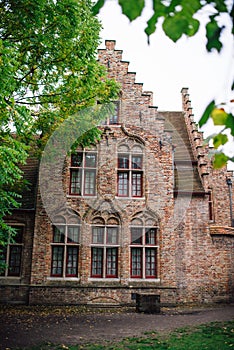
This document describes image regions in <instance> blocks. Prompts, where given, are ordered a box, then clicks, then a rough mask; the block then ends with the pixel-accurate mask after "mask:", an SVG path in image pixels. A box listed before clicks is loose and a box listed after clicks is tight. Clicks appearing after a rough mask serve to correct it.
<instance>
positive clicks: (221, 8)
mask: <svg viewBox="0 0 234 350" xmlns="http://www.w3.org/2000/svg"><path fill="white" fill-rule="evenodd" d="M118 2H119V5H120V6H121V8H122V12H123V14H124V15H126V16H127V17H128V18H129V20H130V21H133V20H134V19H136V18H137V17H139V16H141V13H142V11H143V9H144V7H145V1H144V0H138V1H136V0H129V1H122V0H119V1H118ZM104 4H105V0H98V1H97V2H96V3H95V5H94V6H93V12H94V13H95V14H96V13H98V12H99V10H100V9H101V7H102V6H104ZM152 5H153V15H152V17H151V18H150V19H149V20H148V22H147V27H146V28H145V33H146V34H147V36H148V40H149V37H150V35H151V34H153V33H154V32H155V31H156V28H157V26H158V25H159V19H160V20H161V23H162V28H163V31H164V33H165V34H166V35H167V36H168V37H169V38H170V39H171V40H173V41H174V42H176V41H177V40H179V39H180V38H181V37H182V36H183V35H186V36H188V37H191V36H194V35H195V34H196V33H197V31H198V29H199V27H200V25H201V23H200V21H199V19H198V18H199V17H198V16H197V15H198V14H199V13H206V14H207V15H208V22H207V24H206V27H205V30H206V38H207V43H206V49H207V51H208V52H211V51H212V50H216V51H218V52H220V51H221V49H222V42H221V35H222V33H223V31H224V29H229V28H228V26H227V25H223V24H222V21H220V17H221V15H222V14H226V15H228V17H229V18H230V22H231V33H232V35H233V34H234V3H233V1H232V2H231V3H230V2H228V1H226V0H192V1H187V0H152ZM233 89H234V83H233V86H232V90H233ZM222 108H223V109H225V108H226V109H228V106H227V104H223V106H222ZM210 118H211V119H213V121H214V124H215V125H223V126H224V129H223V130H222V131H221V132H219V133H218V134H217V135H214V136H213V143H214V147H215V149H218V148H220V147H222V146H223V145H225V144H226V143H227V141H228V138H227V137H226V134H224V133H223V132H224V131H226V130H227V129H229V130H230V135H231V137H233V136H234V116H233V114H232V113H230V112H229V113H228V112H225V111H224V110H222V109H221V108H219V106H216V103H215V101H212V102H211V103H210V104H209V105H208V106H207V108H206V110H205V112H204V114H203V116H202V118H201V120H200V122H199V125H200V126H202V125H204V124H205V123H206V122H207V120H208V119H210ZM227 160H231V161H234V158H230V157H228V156H227V155H225V154H224V153H222V152H221V151H219V152H217V153H216V154H215V158H214V166H215V167H217V168H220V167H222V166H223V165H225V164H226V163H227Z"/></svg>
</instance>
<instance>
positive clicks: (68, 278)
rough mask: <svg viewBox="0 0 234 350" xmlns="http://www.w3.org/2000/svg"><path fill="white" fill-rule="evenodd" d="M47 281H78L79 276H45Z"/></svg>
mask: <svg viewBox="0 0 234 350" xmlns="http://www.w3.org/2000/svg"><path fill="white" fill-rule="evenodd" d="M47 281H76V282H78V281H80V278H79V277H47Z"/></svg>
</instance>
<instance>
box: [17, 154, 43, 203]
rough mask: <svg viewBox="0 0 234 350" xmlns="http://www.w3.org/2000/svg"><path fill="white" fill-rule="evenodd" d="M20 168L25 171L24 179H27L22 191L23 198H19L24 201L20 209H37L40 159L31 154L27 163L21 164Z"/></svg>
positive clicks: (21, 201)
mask: <svg viewBox="0 0 234 350" xmlns="http://www.w3.org/2000/svg"><path fill="white" fill-rule="evenodd" d="M20 169H21V170H22V171H23V181H26V184H25V185H23V188H22V191H21V195H22V198H20V200H19V201H20V203H22V205H21V207H20V209H27V210H29V209H35V203H36V193H37V179H38V171H39V160H38V159H37V158H35V157H32V156H29V158H28V159H27V162H26V164H24V165H22V166H20Z"/></svg>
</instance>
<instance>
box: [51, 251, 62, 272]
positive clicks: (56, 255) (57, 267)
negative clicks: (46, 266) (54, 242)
mask: <svg viewBox="0 0 234 350" xmlns="http://www.w3.org/2000/svg"><path fill="white" fill-rule="evenodd" d="M63 254H64V247H52V264H51V276H58V277H61V276H62V275H63Z"/></svg>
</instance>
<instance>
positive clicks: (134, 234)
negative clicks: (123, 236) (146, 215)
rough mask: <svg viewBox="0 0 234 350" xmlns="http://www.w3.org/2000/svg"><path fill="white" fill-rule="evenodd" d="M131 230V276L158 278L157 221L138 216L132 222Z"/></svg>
mask: <svg viewBox="0 0 234 350" xmlns="http://www.w3.org/2000/svg"><path fill="white" fill-rule="evenodd" d="M130 232H131V237H130V251H131V278H157V275H158V273H157V260H158V228H157V223H156V222H155V220H153V219H142V218H141V219H138V218H136V219H133V220H132V222H131V227H130Z"/></svg>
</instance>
